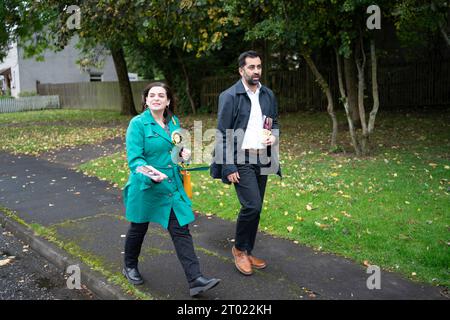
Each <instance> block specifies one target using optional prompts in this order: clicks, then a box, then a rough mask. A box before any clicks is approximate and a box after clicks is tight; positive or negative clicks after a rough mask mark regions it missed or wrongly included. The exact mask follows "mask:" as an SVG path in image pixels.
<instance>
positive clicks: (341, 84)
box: [335, 50, 361, 156]
mask: <svg viewBox="0 0 450 320" xmlns="http://www.w3.org/2000/svg"><path fill="white" fill-rule="evenodd" d="M335 52H336V66H337V74H338V84H339V92H340V93H341V100H342V103H343V104H344V109H345V114H346V115H347V122H348V130H349V132H350V138H351V140H352V144H353V148H354V149H355V153H356V155H357V156H360V155H361V151H360V148H359V144H358V140H357V139H356V132H355V126H354V125H353V119H352V114H351V109H350V106H349V103H348V97H347V94H346V92H345V87H344V80H343V74H342V68H341V57H340V56H339V53H338V51H337V50H335Z"/></svg>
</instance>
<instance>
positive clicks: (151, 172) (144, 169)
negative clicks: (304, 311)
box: [136, 165, 165, 179]
mask: <svg viewBox="0 0 450 320" xmlns="http://www.w3.org/2000/svg"><path fill="white" fill-rule="evenodd" d="M136 172H139V173H142V174H143V175H145V176H147V177H149V178H150V179H158V178H159V177H160V176H165V175H164V174H162V173H161V172H159V171H158V170H156V169H155V168H153V167H152V166H148V165H147V166H140V167H137V169H136ZM163 179H164V177H163Z"/></svg>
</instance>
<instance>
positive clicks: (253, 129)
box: [242, 81, 266, 150]
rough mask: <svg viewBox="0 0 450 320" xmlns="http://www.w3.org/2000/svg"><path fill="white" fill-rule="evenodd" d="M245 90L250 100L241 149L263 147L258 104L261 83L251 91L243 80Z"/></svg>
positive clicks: (261, 116) (261, 120)
mask: <svg viewBox="0 0 450 320" xmlns="http://www.w3.org/2000/svg"><path fill="white" fill-rule="evenodd" d="M242 83H243V84H244V88H245V91H246V92H247V95H248V97H249V98H250V101H251V109H250V118H249V120H248V125H247V130H246V131H245V135H244V141H243V142H242V150H244V149H265V148H266V146H265V145H263V144H262V139H263V136H262V129H263V115H262V112H261V105H260V104H259V93H260V88H261V84H260V83H258V86H257V88H256V92H253V91H252V90H251V89H250V88H249V87H247V85H246V84H245V82H244V81H242Z"/></svg>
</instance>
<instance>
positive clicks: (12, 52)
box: [0, 44, 20, 97]
mask: <svg viewBox="0 0 450 320" xmlns="http://www.w3.org/2000/svg"><path fill="white" fill-rule="evenodd" d="M9 68H10V69H11V78H12V79H11V95H12V96H14V97H17V95H18V93H19V92H20V79H19V76H20V74H19V64H18V54H17V45H16V44H12V45H11V48H10V49H9V51H8V54H7V55H6V58H5V59H3V61H1V62H0V70H4V69H9Z"/></svg>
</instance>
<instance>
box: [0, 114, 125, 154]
mask: <svg viewBox="0 0 450 320" xmlns="http://www.w3.org/2000/svg"><path fill="white" fill-rule="evenodd" d="M129 119H130V118H129V117H125V116H120V115H119V114H118V113H117V112H105V111H82V110H43V111H30V112H17V113H5V114H0V137H1V144H0V150H3V151H8V152H11V153H15V154H31V155H38V154H40V153H42V152H46V151H49V150H55V149H59V148H62V147H69V146H76V145H81V144H88V143H98V142H101V141H103V140H105V139H108V138H113V137H118V136H124V134H125V130H126V125H127V123H128V121H129Z"/></svg>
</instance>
